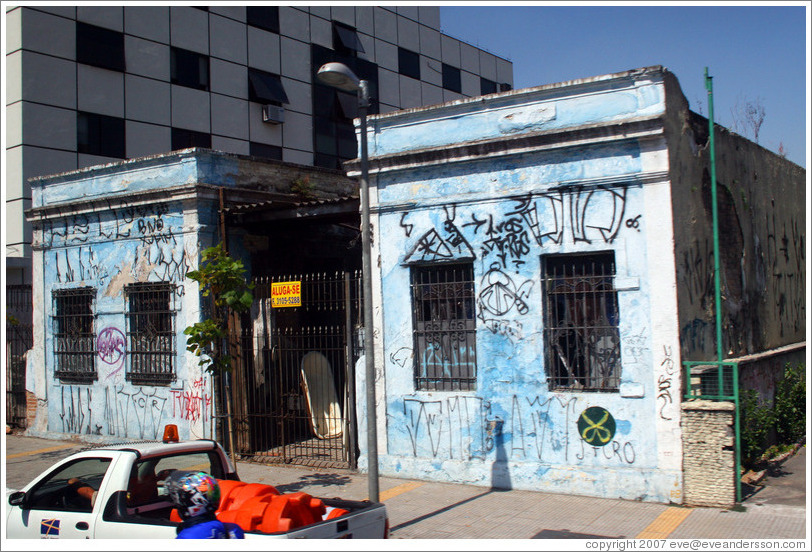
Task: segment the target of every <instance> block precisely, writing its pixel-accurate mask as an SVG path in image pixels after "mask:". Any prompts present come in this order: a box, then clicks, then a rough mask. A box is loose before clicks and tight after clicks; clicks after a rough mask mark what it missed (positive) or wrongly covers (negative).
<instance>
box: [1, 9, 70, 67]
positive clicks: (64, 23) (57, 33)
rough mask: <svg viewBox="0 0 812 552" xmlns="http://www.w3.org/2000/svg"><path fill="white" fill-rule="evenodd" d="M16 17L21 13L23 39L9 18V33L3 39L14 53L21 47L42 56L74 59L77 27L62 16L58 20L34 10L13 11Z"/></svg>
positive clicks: (53, 16)
mask: <svg viewBox="0 0 812 552" xmlns="http://www.w3.org/2000/svg"><path fill="white" fill-rule="evenodd" d="M12 13H13V14H14V17H15V18H19V17H20V14H21V13H22V36H23V37H24V40H20V33H19V32H18V31H19V29H20V27H19V26H18V25H12V21H10V19H11V17H9V21H8V22H7V26H6V28H7V29H9V30H11V32H10V33H9V34H8V36H7V37H6V45H7V46H6V47H7V49H8V51H9V52H13V51H14V50H16V49H17V48H19V47H20V44H21V45H22V47H23V48H25V49H26V50H32V51H34V52H39V53H41V54H48V55H51V56H57V57H60V58H65V59H76V24H75V23H74V22H73V21H72V20H70V19H65V18H64V17H57V16H55V15H51V14H48V13H43V12H40V11H35V10H25V11H23V12H20V11H19V10H17V11H15V12H12Z"/></svg>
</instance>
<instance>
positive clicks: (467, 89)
mask: <svg viewBox="0 0 812 552" xmlns="http://www.w3.org/2000/svg"><path fill="white" fill-rule="evenodd" d="M460 81H461V84H462V95H463V96H479V95H480V93H481V92H482V87H481V86H480V81H479V76H478V75H474V74H472V73H469V72H467V71H460Z"/></svg>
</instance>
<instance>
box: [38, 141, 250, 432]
mask: <svg viewBox="0 0 812 552" xmlns="http://www.w3.org/2000/svg"><path fill="white" fill-rule="evenodd" d="M236 167H237V164H236V162H235V161H234V160H233V159H230V158H229V159H226V160H222V159H219V160H218V159H217V157H216V156H214V157H212V156H211V155H210V154H208V153H199V154H197V155H175V154H170V155H168V156H164V157H161V158H156V159H145V160H136V161H128V162H124V163H120V164H113V165H108V166H102V167H95V168H91V169H88V170H84V171H76V172H73V173H69V174H66V175H59V176H55V177H51V178H47V177H46V178H43V179H39V180H37V181H34V182H33V183H32V184H33V186H32V188H33V190H34V197H35V203H37V204H39V205H42V204H46V205H48V206H54V205H58V204H59V203H63V204H71V203H74V202H77V203H74V204H75V205H78V206H80V207H81V206H82V205H85V204H84V203H82V200H87V199H91V198H103V197H107V198H112V199H113V201H114V203H113V204H108V207H107V208H104V207H101V208H99V207H97V208H96V210H93V211H90V212H87V213H81V214H79V213H77V214H66V215H65V216H59V217H53V218H50V219H47V220H44V221H43V222H42V223H41V229H40V232H41V234H40V240H41V243H40V245H41V253H40V255H41V259H42V266H43V268H42V273H43V281H42V282H41V285H42V286H43V303H44V304H43V305H42V309H41V311H42V323H43V325H44V328H45V330H44V344H43V348H44V356H43V358H44V362H45V365H46V366H45V382H46V386H47V399H48V400H47V402H46V408H47V430H46V434H54V435H58V434H79V435H82V436H84V437H87V438H89V439H92V440H98V441H102V442H103V441H116V440H121V439H156V438H160V437H161V435H162V433H163V428H164V426H165V425H166V424H167V423H175V424H177V425H178V427H179V430H180V433H181V438H199V437H211V436H212V433H211V423H212V421H211V417H210V416H211V413H212V402H213V398H212V386H211V382H210V378H209V377H208V376H205V375H204V374H203V373H201V371H200V370H199V368H198V367H197V365H196V362H195V361H194V360H192V359H191V357H190V355H188V354H187V353H186V336H185V335H184V334H183V330H184V328H185V327H187V326H188V325H190V324H192V323H194V322H196V321H197V316H198V314H199V311H200V303H199V297H198V294H197V285H196V283H194V282H192V281H190V280H186V278H185V276H186V272H187V271H188V270H191V269H192V268H196V267H197V266H198V260H199V254H200V252H201V251H202V250H203V249H204V248H205V247H208V246H210V245H212V244H214V243H215V242H216V234H217V229H218V217H217V206H216V205H215V204H214V202H213V201H210V200H209V201H207V200H201V201H195V202H194V206H195V208H192V209H191V210H190V209H189V207H190V206H191V205H192V204H188V203H186V202H187V201H188V200H185V201H180V200H171V199H166V200H163V201H147V202H145V201H144V200H143V197H142V196H141V195H140V192H149V191H151V190H156V189H161V188H170V187H175V186H179V185H181V184H194V183H197V182H204V183H224V184H226V185H228V184H229V181H230V179H231V178H232V177H233V175H234V174H236V173H237V170H236ZM62 212H64V213H71V212H73V211H72V209H71V208H70V207H65V208H63V210H62ZM236 254H239V251H238V252H237V253H236ZM134 282H171V283H172V284H174V285H175V288H174V293H173V295H172V298H171V306H172V308H173V310H174V311H175V320H174V324H175V339H176V340H175V352H176V354H175V374H176V380H175V381H174V382H172V383H171V384H169V385H133V384H132V383H130V382H129V381H127V379H126V378H125V372H126V369H127V366H128V351H127V339H126V331H127V330H126V328H127V326H126V314H125V313H126V298H125V295H124V287H125V286H126V285H127V284H130V283H134ZM81 287H91V288H93V289H94V290H95V301H94V305H93V312H94V315H95V318H94V332H95V336H96V349H97V354H96V356H95V367H96V371H97V374H98V380H97V381H96V382H94V383H93V384H88V385H79V384H67V383H62V382H60V380H59V379H58V378H56V377H55V376H54V370H55V368H56V360H55V355H54V331H55V326H54V319H53V315H54V314H55V313H54V309H55V307H54V301H53V298H52V297H53V292H54V291H55V290H68V289H74V288H81Z"/></svg>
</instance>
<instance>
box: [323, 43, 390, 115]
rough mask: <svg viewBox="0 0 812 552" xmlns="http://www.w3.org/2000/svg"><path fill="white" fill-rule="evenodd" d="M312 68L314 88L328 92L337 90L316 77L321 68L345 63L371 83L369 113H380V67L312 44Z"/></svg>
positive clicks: (361, 77) (360, 77) (359, 76)
mask: <svg viewBox="0 0 812 552" xmlns="http://www.w3.org/2000/svg"><path fill="white" fill-rule="evenodd" d="M310 53H311V54H310V55H311V66H312V71H313V88H314V90H316V89H317V88H318V87H322V88H326V89H328V90H336V89H335V88H333V87H331V86H327V85H323V84H320V82H319V78H318V77H317V76H316V73H318V70H319V68H320V67H321V66H322V65H324V64H325V63H329V62H331V61H336V62H339V63H343V64H344V65H346V66H347V67H349V68H350V69H352V72H353V73H355V74H356V75H357V76H358V78H359V79H362V80H365V81H367V82H368V83H369V100H370V106H369V107H368V108H367V113H369V114H374V113H378V66H377V65H376V64H374V63H372V62H371V61H369V60H366V59H361V58H358V57H352V56H347V55H342V54H340V53H338V52H335V51H334V50H330V49H329V48H325V47H323V46H319V45H317V44H312V45H311V48H310ZM313 101H314V104H315V103H316V102H317V94H314V97H313Z"/></svg>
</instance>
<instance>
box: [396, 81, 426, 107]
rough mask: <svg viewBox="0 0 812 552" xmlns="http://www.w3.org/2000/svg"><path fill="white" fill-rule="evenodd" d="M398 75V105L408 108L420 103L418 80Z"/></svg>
mask: <svg viewBox="0 0 812 552" xmlns="http://www.w3.org/2000/svg"><path fill="white" fill-rule="evenodd" d="M398 76H399V77H400V100H401V105H400V107H401V108H403V109H409V108H410V107H418V106H420V103H421V92H422V91H421V90H420V81H419V80H416V79H413V78H411V77H404V76H403V75H398Z"/></svg>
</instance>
